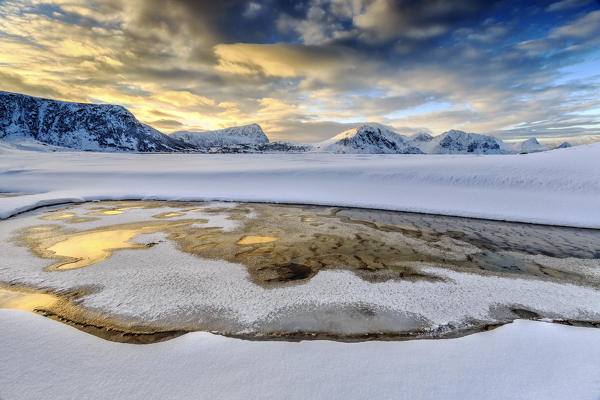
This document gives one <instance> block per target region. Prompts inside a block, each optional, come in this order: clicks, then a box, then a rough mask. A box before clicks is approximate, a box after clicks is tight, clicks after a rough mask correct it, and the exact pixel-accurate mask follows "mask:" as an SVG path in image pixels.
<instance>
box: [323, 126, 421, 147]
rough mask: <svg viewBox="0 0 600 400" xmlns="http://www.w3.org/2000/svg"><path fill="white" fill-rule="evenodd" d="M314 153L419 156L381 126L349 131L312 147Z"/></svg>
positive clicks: (403, 137) (391, 132)
mask: <svg viewBox="0 0 600 400" xmlns="http://www.w3.org/2000/svg"><path fill="white" fill-rule="evenodd" d="M313 148H314V150H315V151H323V152H332V153H364V154H379V153H381V154H421V153H422V151H421V150H419V148H417V147H416V146H414V145H413V144H411V143H410V141H409V140H408V139H407V138H406V137H405V136H402V135H400V134H398V133H396V132H393V131H391V130H389V129H387V128H385V127H383V126H375V125H371V124H366V125H361V126H359V127H357V128H354V129H349V130H347V131H344V132H342V133H340V134H339V135H336V136H334V137H332V138H331V139H328V140H325V141H323V142H320V143H316V144H315V145H314V147H313Z"/></svg>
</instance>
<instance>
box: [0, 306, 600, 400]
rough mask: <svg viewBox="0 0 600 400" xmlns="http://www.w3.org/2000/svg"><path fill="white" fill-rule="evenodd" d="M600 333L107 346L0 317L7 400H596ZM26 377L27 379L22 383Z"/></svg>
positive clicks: (11, 314) (0, 369) (212, 339)
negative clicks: (97, 399) (89, 399)
mask: <svg viewBox="0 0 600 400" xmlns="http://www.w3.org/2000/svg"><path fill="white" fill-rule="evenodd" d="M599 359H600V330H598V329H589V328H576V327H569V326H562V325H556V324H549V323H544V322H532V321H521V320H519V321H515V322H514V323H512V324H509V325H505V326H503V327H500V328H498V329H495V330H493V331H490V332H483V333H478V334H474V335H470V336H466V337H462V338H458V339H446V340H418V341H408V342H362V343H339V342H330V341H321V340H319V341H309V342H306V341H305V342H299V343H291V342H256V341H244V340H239V339H231V338H226V337H222V336H217V335H212V334H210V333H205V332H194V333H190V334H186V335H184V336H182V337H179V338H177V339H173V340H170V341H167V342H163V343H157V344H152V345H142V346H140V345H130V344H120V343H112V342H108V341H105V340H102V339H99V338H97V337H95V336H91V335H88V334H86V333H83V332H80V331H78V330H76V329H74V328H72V327H69V326H66V325H63V324H61V323H59V322H56V321H53V320H50V319H47V318H44V317H41V316H38V315H35V314H31V313H27V312H25V311H17V310H0V396H1V397H2V398H5V399H35V398H37V399H42V398H44V399H76V398H77V399H80V398H127V399H166V398H170V399H175V398H177V399H191V398H206V399H238V398H246V399H247V398H262V399H268V398H269V399H270V398H272V399H275V398H286V399H306V398H312V399H325V398H327V399H359V398H378V399H384V398H395V399H413V400H417V399H441V398H444V399H481V398H485V399H580V400H585V399H596V398H597V396H598V393H599V392H600V368H598V360H599ZM24 377H27V379H23V378H24Z"/></svg>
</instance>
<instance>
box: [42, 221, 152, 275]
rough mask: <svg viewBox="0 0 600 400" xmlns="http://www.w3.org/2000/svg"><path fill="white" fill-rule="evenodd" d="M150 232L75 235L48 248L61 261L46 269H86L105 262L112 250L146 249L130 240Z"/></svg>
mask: <svg viewBox="0 0 600 400" xmlns="http://www.w3.org/2000/svg"><path fill="white" fill-rule="evenodd" d="M152 231H153V230H152V229H148V228H140V229H117V230H107V231H96V232H94V231H91V232H83V233H78V234H75V235H73V236H70V237H68V238H67V239H65V240H63V241H60V242H58V243H56V244H55V245H53V246H51V247H49V248H48V251H50V252H52V253H54V254H55V255H56V256H58V257H60V258H61V259H63V261H59V262H57V263H55V264H53V265H51V266H49V267H48V268H47V269H48V270H49V271H53V270H69V269H76V268H82V267H87V266H89V265H92V264H96V263H98V262H100V261H103V260H106V259H107V258H109V257H110V256H111V255H112V252H113V251H114V250H122V249H143V248H147V246H145V245H143V244H140V243H133V242H131V239H133V238H134V237H136V236H138V235H140V234H142V233H151V232H152Z"/></svg>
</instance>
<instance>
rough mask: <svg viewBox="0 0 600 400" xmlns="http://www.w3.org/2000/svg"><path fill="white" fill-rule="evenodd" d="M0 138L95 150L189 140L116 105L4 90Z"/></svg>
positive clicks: (169, 145) (166, 146)
mask: <svg viewBox="0 0 600 400" xmlns="http://www.w3.org/2000/svg"><path fill="white" fill-rule="evenodd" d="M0 139H3V140H5V141H27V140H36V141H39V142H42V143H47V144H50V145H54V146H62V147H68V148H72V149H77V150H91V151H134V152H173V151H182V150H186V149H188V148H189V146H188V145H186V144H184V143H183V142H180V141H178V140H175V139H172V138H170V137H168V136H167V135H165V134H163V133H161V132H159V131H157V130H156V129H153V128H151V127H149V126H147V125H144V124H142V123H140V122H139V121H138V120H137V119H136V118H135V117H134V116H133V114H131V113H130V112H129V111H128V110H126V109H125V108H123V107H121V106H116V105H110V104H86V103H71V102H64V101H57V100H49V99H42V98H39V97H32V96H27V95H23V94H17V93H9V92H0Z"/></svg>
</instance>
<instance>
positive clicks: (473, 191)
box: [0, 143, 600, 228]
mask: <svg viewBox="0 0 600 400" xmlns="http://www.w3.org/2000/svg"><path fill="white" fill-rule="evenodd" d="M0 192H5V193H6V192H11V193H23V195H19V196H14V197H2V196H0V218H7V217H10V216H11V215H14V214H16V213H19V212H22V211H25V210H28V209H31V208H34V207H37V206H40V205H45V204H56V203H59V202H69V201H74V202H79V201H84V200H102V199H163V200H232V201H253V202H281V203H304V204H322V205H340V206H356V207H367V208H381V209H390V210H401V211H414V212H423V213H433V214H444V215H456V216H465V217H476V218H489V219H498V220H509V221H520V222H533V223H544V224H553V225H566V226H576V227H589V228H600V213H599V212H598V204H599V203H600V143H598V144H591V145H584V146H578V147H572V148H567V149H559V150H554V151H550V152H543V153H535V154H526V155H485V156H474V155H342V154H337V155H333V154H318V153H308V154H108V153H89V152H56V153H54V152H40V151H25V150H17V149H15V148H13V147H11V146H9V145H1V146H0Z"/></svg>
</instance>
